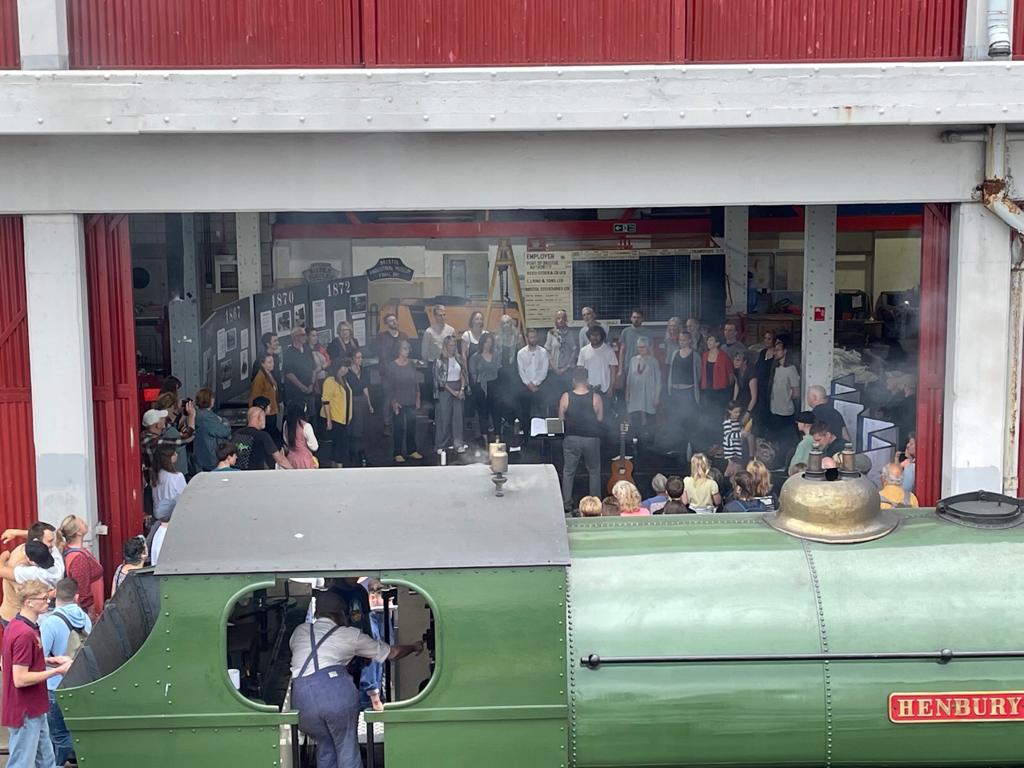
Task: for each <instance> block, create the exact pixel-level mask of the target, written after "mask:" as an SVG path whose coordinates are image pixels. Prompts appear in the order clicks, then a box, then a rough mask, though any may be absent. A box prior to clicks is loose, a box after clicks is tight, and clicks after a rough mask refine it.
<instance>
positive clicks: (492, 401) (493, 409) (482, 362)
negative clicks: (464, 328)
mask: <svg viewBox="0 0 1024 768" xmlns="http://www.w3.org/2000/svg"><path fill="white" fill-rule="evenodd" d="M500 368H501V360H500V359H499V358H498V355H497V353H496V352H495V351H494V335H493V334H491V333H487V332H486V331H485V332H484V333H483V335H481V336H480V344H479V346H478V347H477V352H476V354H475V355H473V356H472V357H471V358H469V385H470V390H471V392H472V393H473V394H472V397H473V400H474V403H475V404H476V415H477V418H478V419H479V426H480V434H481V435H486V436H487V437H488V442H490V436H491V435H492V434H495V433H497V432H500V430H501V414H500V412H499V410H498V407H497V399H496V397H495V387H494V382H496V381H497V379H498V371H499V369H500Z"/></svg>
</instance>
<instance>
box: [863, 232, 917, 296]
mask: <svg viewBox="0 0 1024 768" xmlns="http://www.w3.org/2000/svg"><path fill="white" fill-rule="evenodd" d="M920 285H921V237H920V235H913V236H910V237H895V236H894V237H878V238H876V239H875V282H874V289H873V291H874V292H873V295H872V300H874V299H877V298H878V294H879V293H880V292H881V291H906V290H910V289H911V288H918V287H920Z"/></svg>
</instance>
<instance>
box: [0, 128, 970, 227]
mask: <svg viewBox="0 0 1024 768" xmlns="http://www.w3.org/2000/svg"><path fill="white" fill-rule="evenodd" d="M939 133H940V131H939V130H938V129H935V128H929V127H917V128H914V127H903V128H893V127H887V128H847V129H845V130H842V131H837V130H833V129H828V128H819V129H796V130H786V131H783V130H778V131H767V130H744V131H691V132H683V131H648V132H642V131H636V132H629V133H627V132H602V133H576V134H572V133H569V134H558V133H532V134H516V135H512V136H510V135H507V134H479V133H478V134H443V135H414V134H392V135H389V136H366V135H354V134H350V135H314V136H294V135H287V136H281V135H278V136H254V135H243V136H120V137H118V136H106V137H35V138H31V137H10V138H5V139H4V138H0V169H3V176H4V178H7V179H12V180H17V183H10V184H0V212H10V213H19V212H60V211H65V212H76V211H118V212H124V213H133V212H143V211H157V212H165V211H199V212H202V211H253V212H255V211H325V210H326V211H360V210H444V209H466V208H470V209H480V208H491V209H496V208H593V207H596V208H632V207H657V206H707V205H728V206H734V205H735V206H744V205H787V204H803V203H806V204H808V205H817V204H830V203H918V202H951V201H968V200H970V199H971V195H972V193H973V190H974V188H975V187H976V186H977V185H978V184H979V183H980V182H981V181H982V178H981V177H982V170H983V167H984V151H985V146H984V144H980V143H973V142H964V143H959V144H945V143H943V142H941V141H940V140H939ZM622 169H628V171H627V172H624V171H623V170H622Z"/></svg>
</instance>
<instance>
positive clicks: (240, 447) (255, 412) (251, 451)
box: [231, 406, 292, 469]
mask: <svg viewBox="0 0 1024 768" xmlns="http://www.w3.org/2000/svg"><path fill="white" fill-rule="evenodd" d="M266 424H267V414H266V413H265V412H264V410H263V409H262V408H257V407H255V406H253V407H252V408H250V409H249V413H248V423H247V424H246V426H244V427H242V428H241V429H236V430H235V432H234V433H233V434H232V435H231V442H232V443H234V444H235V449H236V451H237V454H238V459H237V460H236V461H235V467H236V468H237V469H273V468H274V467H275V466H278V467H281V469H292V465H291V462H289V461H288V459H287V457H286V456H285V455H284V452H283V451H282V450H281V449H280V448H278V446H277V444H276V443H274V440H273V438H271V437H270V435H268V434H267V433H266V431H265V430H264V428H265V427H266Z"/></svg>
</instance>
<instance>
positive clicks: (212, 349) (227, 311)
mask: <svg viewBox="0 0 1024 768" xmlns="http://www.w3.org/2000/svg"><path fill="white" fill-rule="evenodd" d="M199 337H200V343H201V355H202V366H203V368H202V376H201V377H200V378H201V381H202V385H203V386H204V387H209V388H210V389H212V390H213V392H214V394H215V395H216V397H217V400H218V402H220V403H227V402H230V401H234V400H244V399H246V398H247V397H248V396H249V380H250V379H251V377H252V361H253V344H254V339H253V334H252V302H251V300H250V299H249V298H244V299H239V300H238V301H234V302H232V303H230V304H226V305H225V306H223V307H221V308H220V309H218V310H217V311H215V312H214V313H213V314H212V315H210V316H209V317H208V318H207V319H206V322H204V323H203V324H202V326H200V329H199Z"/></svg>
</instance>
